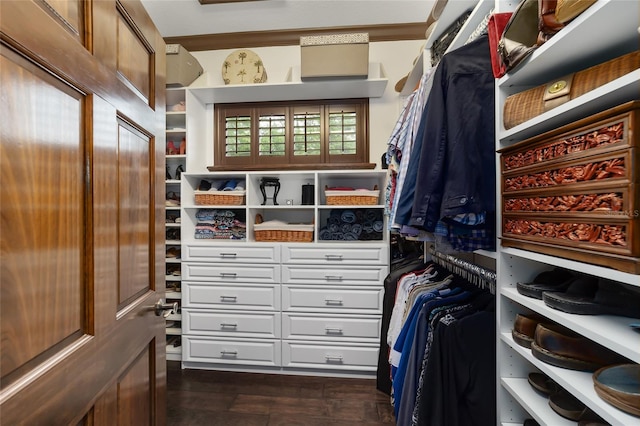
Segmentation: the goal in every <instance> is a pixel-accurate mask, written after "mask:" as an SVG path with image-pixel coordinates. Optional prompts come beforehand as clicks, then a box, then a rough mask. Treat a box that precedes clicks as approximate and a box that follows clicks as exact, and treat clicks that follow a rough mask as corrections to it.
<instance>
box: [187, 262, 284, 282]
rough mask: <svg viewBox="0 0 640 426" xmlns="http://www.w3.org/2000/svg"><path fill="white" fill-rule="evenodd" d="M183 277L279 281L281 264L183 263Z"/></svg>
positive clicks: (229, 280)
mask: <svg viewBox="0 0 640 426" xmlns="http://www.w3.org/2000/svg"><path fill="white" fill-rule="evenodd" d="M182 279H183V280H192V281H208V282H224V283H279V282H280V265H228V264H218V263H216V264H209V263H188V262H187V263H183V264H182Z"/></svg>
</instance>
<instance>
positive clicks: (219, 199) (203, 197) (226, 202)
mask: <svg viewBox="0 0 640 426" xmlns="http://www.w3.org/2000/svg"><path fill="white" fill-rule="evenodd" d="M244 194H245V191H195V203H196V205H198V206H241V205H243V204H244Z"/></svg>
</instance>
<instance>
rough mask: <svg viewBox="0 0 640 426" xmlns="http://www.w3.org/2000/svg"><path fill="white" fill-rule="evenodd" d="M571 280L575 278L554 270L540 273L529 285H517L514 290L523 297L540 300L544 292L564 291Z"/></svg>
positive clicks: (567, 273) (560, 269)
mask: <svg viewBox="0 0 640 426" xmlns="http://www.w3.org/2000/svg"><path fill="white" fill-rule="evenodd" d="M573 278H575V276H574V275H573V274H572V273H571V272H569V271H567V270H566V269H562V268H555V269H553V270H551V271H544V272H541V273H540V274H538V275H537V276H536V277H535V278H534V279H533V281H532V282H530V283H517V284H516V289H517V290H518V293H520V294H522V295H523V296H527V297H533V298H535V299H542V293H543V292H545V291H565V290H566V289H567V287H569V283H570V281H571V280H572V279H573Z"/></svg>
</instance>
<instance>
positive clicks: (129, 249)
mask: <svg viewBox="0 0 640 426" xmlns="http://www.w3.org/2000/svg"><path fill="white" fill-rule="evenodd" d="M150 151H151V152H150ZM151 153H152V146H151V141H150V140H149V138H147V137H145V136H144V135H142V134H141V133H140V132H138V131H136V130H135V129H134V128H133V127H131V126H129V125H127V124H126V123H123V122H122V121H120V122H119V123H118V168H117V176H118V181H117V182H118V199H117V206H118V211H119V217H118V231H119V232H118V236H119V242H118V246H119V247H120V253H119V264H120V267H119V269H118V274H119V279H118V290H119V292H118V294H119V297H118V308H119V309H120V308H122V306H123V304H124V303H126V302H128V301H131V300H133V299H134V298H137V297H139V296H141V295H142V294H143V293H144V292H146V291H148V290H150V289H152V288H153V286H152V283H151V282H150V277H151V276H152V273H153V270H152V269H153V268H152V267H151V265H150V264H149V259H150V257H149V256H150V241H152V238H151V236H152V235H151V229H150V228H149V226H148V225H149V217H150V216H151V214H152V212H153V206H152V205H151V203H150V200H151V197H152V195H153V191H152V185H153V182H152V180H151V176H153V170H152V169H150V165H151V164H153V162H152V159H151Z"/></svg>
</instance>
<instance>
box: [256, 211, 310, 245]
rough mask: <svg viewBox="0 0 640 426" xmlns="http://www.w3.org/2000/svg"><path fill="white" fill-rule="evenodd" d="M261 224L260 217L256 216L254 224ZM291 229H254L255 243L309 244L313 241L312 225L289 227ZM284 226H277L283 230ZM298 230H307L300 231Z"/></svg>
mask: <svg viewBox="0 0 640 426" xmlns="http://www.w3.org/2000/svg"><path fill="white" fill-rule="evenodd" d="M260 223H262V215H260V214H257V215H256V224H260ZM289 226H290V227H291V229H254V232H253V233H254V237H255V240H256V241H272V242H286V243H310V242H312V241H313V225H289ZM283 227H286V226H278V228H283ZM300 228H308V230H301V229H300Z"/></svg>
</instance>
